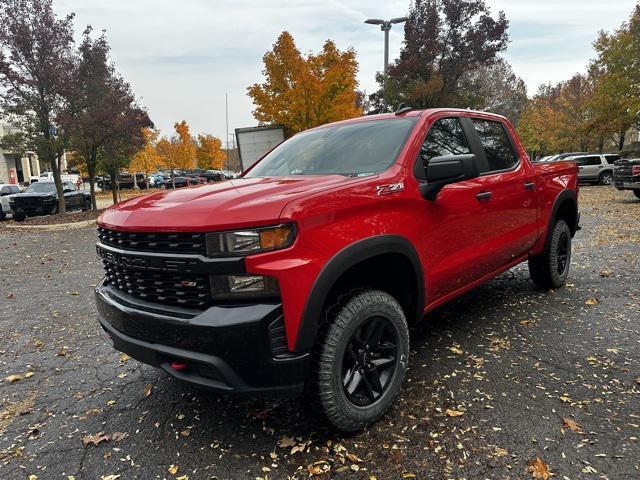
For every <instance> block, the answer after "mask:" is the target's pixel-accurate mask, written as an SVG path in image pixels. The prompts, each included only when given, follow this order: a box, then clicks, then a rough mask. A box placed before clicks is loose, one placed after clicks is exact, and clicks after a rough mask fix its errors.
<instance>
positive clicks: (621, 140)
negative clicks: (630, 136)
mask: <svg viewBox="0 0 640 480" xmlns="http://www.w3.org/2000/svg"><path fill="white" fill-rule="evenodd" d="M626 133H627V132H620V139H619V140H618V150H620V151H622V149H623V148H624V137H625V136H626Z"/></svg>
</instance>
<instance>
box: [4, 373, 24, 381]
mask: <svg viewBox="0 0 640 480" xmlns="http://www.w3.org/2000/svg"><path fill="white" fill-rule="evenodd" d="M4 379H5V380H6V381H7V382H9V383H15V382H19V381H20V380H22V375H17V374H14V375H9V376H8V377H4Z"/></svg>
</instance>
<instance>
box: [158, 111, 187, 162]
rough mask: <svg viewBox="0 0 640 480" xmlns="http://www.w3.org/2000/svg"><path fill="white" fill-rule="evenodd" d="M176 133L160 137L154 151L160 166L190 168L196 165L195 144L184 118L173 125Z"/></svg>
mask: <svg viewBox="0 0 640 480" xmlns="http://www.w3.org/2000/svg"><path fill="white" fill-rule="evenodd" d="M174 128H175V130H176V134H175V135H173V136H172V137H171V138H166V137H163V138H161V139H160V140H159V141H158V143H157V145H156V151H157V153H158V155H159V157H160V166H161V167H162V168H164V169H167V170H170V171H171V172H173V170H176V169H179V170H190V169H193V168H195V166H196V145H195V142H194V141H193V137H192V136H191V133H190V132H189V125H187V122H185V121H184V120H183V121H182V122H180V123H176V124H175V125H174Z"/></svg>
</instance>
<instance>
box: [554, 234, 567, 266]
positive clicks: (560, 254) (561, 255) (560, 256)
mask: <svg viewBox="0 0 640 480" xmlns="http://www.w3.org/2000/svg"><path fill="white" fill-rule="evenodd" d="M556 259H557V260H556V266H557V269H558V275H564V273H565V270H566V269H567V266H568V264H569V262H568V260H569V235H567V232H562V233H561V234H560V238H558V247H557V249H556Z"/></svg>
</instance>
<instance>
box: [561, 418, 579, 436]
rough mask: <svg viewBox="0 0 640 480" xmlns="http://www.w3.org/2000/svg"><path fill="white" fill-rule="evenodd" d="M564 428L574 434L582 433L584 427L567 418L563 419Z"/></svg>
mask: <svg viewBox="0 0 640 480" xmlns="http://www.w3.org/2000/svg"><path fill="white" fill-rule="evenodd" d="M562 422H563V426H564V427H566V428H569V429H571V431H572V432H577V433H582V427H581V426H580V425H579V424H578V423H576V422H575V421H574V420H571V419H570V418H567V417H562Z"/></svg>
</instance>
